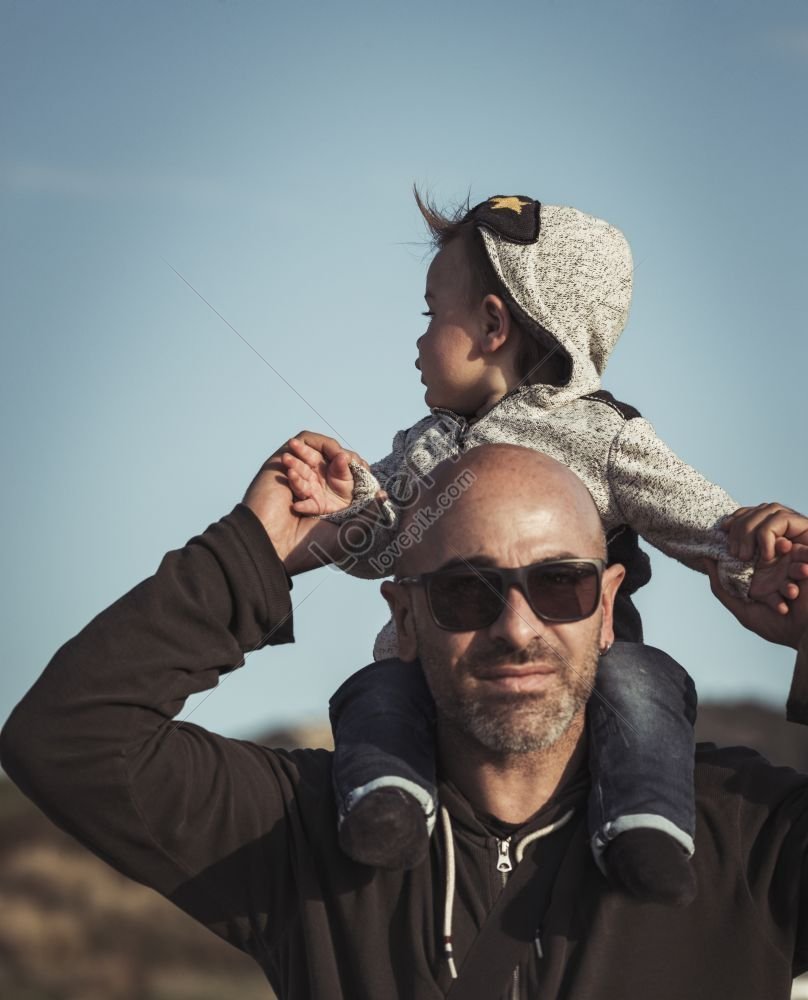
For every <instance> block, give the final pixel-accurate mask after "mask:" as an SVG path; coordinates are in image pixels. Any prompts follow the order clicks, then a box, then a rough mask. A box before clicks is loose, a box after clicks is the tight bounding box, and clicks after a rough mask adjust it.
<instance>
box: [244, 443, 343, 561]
mask: <svg viewBox="0 0 808 1000" xmlns="http://www.w3.org/2000/svg"><path fill="white" fill-rule="evenodd" d="M293 440H299V441H303V442H304V443H305V442H309V443H313V446H314V447H318V448H319V449H321V450H325V451H328V452H329V453H335V452H336V451H342V448H341V446H340V445H339V443H338V442H337V441H335V440H334V439H333V438H326V437H324V436H323V435H322V434H314V433H312V432H311V431H301V433H300V434H297V435H296V436H295V438H294V439H293ZM289 449H290V442H289V441H287V442H285V443H284V444H283V445H281V447H280V448H278V450H277V451H276V452H274V454H272V455H270V457H269V458H268V459H267V460H266V462H264V464H263V465H262V466H261V468H260V469H259V471H258V474H257V475H256V477H255V478H254V479H253V481H252V482H251V483H250V486H249V488H248V489H247V492H246V493H245V494H244V501H243V502H244V503H245V504H246V506H247V507H249V508H250V510H251V511H252V512H253V513H254V514H255V515H256V517H258V519H259V520H260V521H261V523H262V524H263V526H264V528H265V529H266V532H267V534H268V535H269V537H270V540H271V541H272V544H273V545H274V547H275V551H276V552H277V553H278V555H279V557H280V558H281V559H282V560H283V563H284V566H285V567H286V571H287V573H289V575H290V576H294V575H295V574H296V573H303V572H305V571H306V570H308V569H314V568H315V567H317V566H320V565H322V559H320V558H318V557H317V556H315V555H314V554H313V553H312V552H311V551H310V549H309V542H310V541H311V536H312V534H313V532H314V531H315V530H316V531H317V533H318V541H319V543H320V547H321V550H322V548H326V549H327V548H328V545H327V539H324V538H323V537H322V535H323V532H327V533H328V534H329V536H330V535H334V536H335V537H336V534H337V531H338V529H337V526H336V525H332V524H329V523H328V522H327V521H320V520H318V519H317V518H314V517H307V516H305V515H304V514H302V513H300V512H299V511H298V510H296V509H295V504H296V503H297V500H296V498H295V495H294V493H293V491H292V488H291V486H290V483H289V477H288V475H287V469H286V466H285V464H284V462H283V455H284V453H285V452H288V451H289Z"/></svg>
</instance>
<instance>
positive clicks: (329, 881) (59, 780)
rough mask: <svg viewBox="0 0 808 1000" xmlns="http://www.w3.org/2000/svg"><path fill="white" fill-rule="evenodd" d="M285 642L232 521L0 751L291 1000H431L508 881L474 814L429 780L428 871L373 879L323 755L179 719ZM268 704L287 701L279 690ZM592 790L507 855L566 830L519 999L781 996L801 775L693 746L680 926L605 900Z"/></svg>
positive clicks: (41, 690) (665, 912)
mask: <svg viewBox="0 0 808 1000" xmlns="http://www.w3.org/2000/svg"><path fill="white" fill-rule="evenodd" d="M290 641H292V621H291V603H290V595H289V583H288V578H287V576H286V574H285V572H284V569H283V566H282V564H281V563H280V561H279V560H278V558H277V555H276V553H275V551H274V549H273V547H272V545H271V543H270V541H269V538H268V537H267V534H266V532H265V530H264V528H263V526H262V525H261V523H260V521H259V520H258V519H257V518H256V517H255V515H254V514H253V513H252V512H251V511H250V510H249V509H248V508H247V507H244V506H243V505H238V506H237V507H236V508H235V509H234V510H233V512H232V513H231V514H229V515H227V516H226V517H224V518H222V520H221V521H219V522H217V523H215V524H213V525H211V526H210V527H209V528H208V529H207V530H206V531H205V532H204V533H203V534H201V535H199V536H197V537H195V538H192V539H191V540H190V541H189V542H188V543H187V544H186V545H185V546H183V547H182V548H180V549H177V550H175V551H172V552H169V553H168V554H167V555H166V556H165V557H164V559H163V560H162V562H161V563H160V566H159V568H158V569H157V572H156V573H155V575H154V576H152V577H150V578H149V579H147V580H144V581H143V582H142V583H140V584H138V585H137V586H136V587H135V588H134V589H133V590H131V591H130V592H129V593H128V594H125V595H124V596H123V597H122V598H120V599H119V600H118V601H116V602H115V603H114V604H112V605H111V606H110V607H109V608H107V609H106V610H105V611H103V612H101V614H99V615H98V616H96V617H95V618H94V619H93V620H92V621H91V622H90V623H89V624H88V625H87V626H86V627H85V628H84V629H83V630H82V631H81V632H80V633H79V634H78V635H76V636H75V637H74V638H73V639H71V640H70V641H68V642H67V643H66V644H65V645H64V646H62V648H61V649H60V650H58V652H57V653H56V655H55V656H54V658H53V659H52V661H51V662H50V664H49V665H48V666H47V668H46V669H45V671H44V673H43V674H42V676H41V677H40V678H39V680H38V681H37V682H36V684H35V685H34V686H33V688H32V689H31V690H30V691H29V692H28V694H27V695H26V696H25V697H24V698H23V699H22V701H21V702H20V704H19V705H18V706H17V707H16V708H15V710H14V712H13V713H12V715H11V716H10V718H9V720H8V721H7V722H6V724H5V726H4V727H3V729H2V732H0V760H1V761H2V765H3V767H4V768H5V770H6V772H7V773H8V775H9V776H10V777H11V778H12V780H14V781H15V782H16V783H17V784H18V785H19V786H20V788H21V789H22V790H23V791H24V792H25V793H26V794H27V795H28V796H29V797H30V798H31V799H32V800H33V801H34V802H35V803H37V805H39V806H40V807H41V808H42V809H43V811H44V812H45V813H46V814H47V815H48V816H49V817H50V818H51V819H52V820H53V821H54V822H55V823H56V824H57V825H59V826H60V827H61V828H62V829H64V830H66V831H67V832H68V833H70V834H72V835H73V836H74V837H76V838H77V839H78V840H79V841H80V842H81V843H82V844H84V845H85V846H86V847H88V848H89V849H90V850H92V851H94V852H95V853H96V854H97V855H98V856H99V857H100V858H102V859H103V860H105V861H107V862H108V863H109V864H110V865H112V866H113V867H115V868H116V869H117V870H118V871H120V872H122V873H124V874H125V875H127V876H129V877H130V878H132V879H134V880H136V881H138V882H140V883H142V884H144V885H147V886H150V887H152V888H153V889H155V890H156V891H158V892H160V893H161V894H162V895H164V896H165V897H167V898H168V899H169V900H171V901H172V902H174V903H175V904H176V905H177V906H179V907H180V908H182V909H183V910H184V911H185V912H187V913H188V914H190V915H191V916H192V917H193V918H194V919H196V920H198V921H200V922H201V923H203V924H204V925H205V926H207V927H208V928H210V930H211V931H213V932H214V933H215V934H217V935H219V936H220V937H222V938H224V939H225V940H227V941H228V942H230V943H231V944H232V945H233V946H235V947H237V948H239V949H241V950H242V951H244V952H246V953H247V954H249V955H251V956H252V957H253V958H254V959H255V961H256V962H258V964H259V965H260V966H261V968H262V969H263V970H264V972H265V974H266V976H267V979H268V981H269V982H270V983H271V984H272V986H273V988H274V989H275V991H276V992H277V994H278V996H279V997H281V998H283V1000H395V998H400V1000H439V998H440V997H443V996H445V994H446V991H447V990H448V989H449V987H450V985H451V972H450V968H449V964H448V962H447V960H446V956H445V955H444V952H443V949H442V945H441V941H442V937H443V928H444V925H445V920H446V915H447V912H448V913H449V915H450V920H451V933H452V936H453V938H454V953H455V960H456V962H457V964H458V966H459V967H460V968H462V965H463V961H464V959H465V957H466V955H467V953H468V949H469V947H470V945H471V943H472V941H473V939H474V936H475V934H476V933H477V931H478V930H479V928H480V926H481V924H482V922H483V921H484V919H485V916H486V914H487V913H488V912H489V910H490V909H491V906H492V905H493V902H494V900H495V899H496V897H497V894H498V893H499V892H500V890H501V887H502V885H503V874H502V872H501V871H500V870H498V867H497V864H498V861H499V860H500V859H501V858H502V853H503V842H502V841H501V840H498V838H497V837H496V836H494V835H492V833H491V831H490V828H489V827H487V826H486V823H485V822H484V818H483V817H481V816H479V815H477V813H476V812H475V810H474V809H473V808H472V806H471V804H470V803H469V802H468V801H466V800H465V799H464V798H463V796H462V795H460V794H459V793H458V792H457V790H456V789H454V788H452V787H451V786H450V785H448V784H447V783H445V782H444V783H442V785H441V789H440V796H441V801H442V802H443V803H444V805H445V807H446V809H447V813H446V821H447V825H448V830H444V835H442V836H436V837H433V842H432V846H431V851H430V854H429V857H428V858H427V859H426V860H425V861H424V862H423V863H422V864H421V865H420V866H419V867H418V868H416V869H414V870H412V871H409V872H386V871H376V870H373V869H370V868H366V867H363V866H361V865H358V864H356V863H355V862H353V861H351V860H350V859H348V858H347V857H345V856H344V855H342V853H341V852H340V850H339V847H338V845H337V840H336V816H335V805H334V799H333V795H332V792H331V773H330V772H331V755H330V754H329V753H328V752H326V751H324V750H301V751H294V752H286V751H282V750H273V749H271V748H268V747H266V746H261V745H258V744H256V743H254V742H250V741H248V740H238V739H228V738H225V737H223V736H220V735H218V734H217V733H214V732H210V731H208V730H206V729H204V728H202V727H201V726H197V725H194V724H193V723H188V722H176V721H174V719H175V717H176V716H177V715H178V714H179V713H180V712H181V711H182V708H183V705H184V703H185V700H186V698H187V697H188V696H189V695H191V694H193V693H197V692H200V691H204V690H208V689H211V688H214V687H215V686H216V684H217V682H218V680H219V677H220V676H221V675H222V674H226V673H228V672H229V671H231V670H233V669H234V668H236V667H238V666H240V665H241V664H243V662H244V657H245V655H246V654H247V653H248V652H249V651H251V650H253V649H256V648H259V647H261V646H264V645H275V644H278V643H284V642H290ZM277 690H278V701H279V702H281V701H282V697H283V695H282V692H283V678H282V676H279V677H278V681H277ZM587 783H588V782H587V775H586V772H585V771H584V772H580V773H579V774H578V775H576V776H575V777H574V778H573V779H571V780H570V781H568V782H567V783H566V784H565V785H564V787H563V788H562V789H560V790H559V792H558V793H557V794H556V796H555V797H554V798H553V799H552V800H551V801H550V802H548V803H547V805H546V806H545V807H544V808H543V809H542V810H541V811H540V813H539V814H537V815H536V816H534V817H533V818H532V819H531V820H530V821H529V822H528V823H526V824H525V825H524V827H523V828H521V829H519V830H517V831H516V832H514V833H513V834H512V836H511V840H510V844H508V845H507V849H508V850H509V852H510V858H511V863H512V864H514V865H515V864H529V865H541V863H542V838H540V837H536V836H535V834H536V833H537V832H538V831H540V830H542V829H546V827H547V824H549V823H553V822H554V821H556V820H558V818H559V816H560V814H562V813H565V812H566V811H567V810H569V809H570V808H572V809H573V810H574V814H573V820H572V821H570V822H568V823H567V825H566V826H565V827H563V829H562V831H561V833H562V834H563V835H564V836H565V837H566V838H567V840H566V847H565V850H564V855H563V858H562V861H561V863H560V865H559V868H558V873H557V876H556V882H555V888H554V890H553V894H552V898H551V901H550V905H549V908H548V910H547V913H546V915H545V919H544V921H543V925H542V928H541V945H542V954H543V957H541V958H540V957H539V954H538V950H537V949H536V947H535V946H534V944H533V942H528V943H527V944H526V947H525V949H524V953H523V959H522V961H521V962H520V964H519V968H518V971H517V972H516V974H515V977H514V983H515V985H514V987H513V989H512V990H509V992H508V997H509V1000H512V998H513V996H517V997H519V998H521V1000H525V998H528V997H531V998H532V997H542V1000H562V998H564V1000H567V998H570V1000H571V998H581V997H586V998H587V1000H635V998H636V1000H647V998H648V997H654V1000H682V998H687V1000H717V998H724V997H726V998H730V997H731V998H732V1000H760V998H761V997H766V998H767V1000H777V998H782V1000H786V998H787V997H788V996H789V994H790V988H791V979H792V976H793V975H796V974H797V973H799V972H801V971H803V970H805V969H806V968H808V921H806V914H808V877H806V876H807V875H808V872H806V865H805V857H806V850H807V849H808V778H806V777H805V776H803V775H800V774H797V773H796V772H794V771H792V770H790V769H788V768H775V767H772V766H770V765H769V764H768V763H766V761H764V760H763V759H762V758H761V757H759V756H758V755H757V754H755V753H754V752H752V751H748V750H744V749H742V748H734V749H731V750H720V751H719V750H715V749H711V748H709V747H701V748H700V750H699V752H698V754H697V762H696V794H697V829H696V854H695V857H694V860H693V864H694V866H695V872H696V877H697V880H698V885H699V893H698V897H697V899H696V900H695V902H694V903H692V904H691V905H690V906H689V907H687V908H686V909H683V910H678V909H673V908H668V907H664V906H660V905H654V904H641V903H637V902H635V901H634V900H632V899H630V898H629V897H627V896H625V895H623V894H621V893H620V892H617V891H616V890H614V889H612V888H611V887H610V886H609V885H608V884H607V882H606V880H605V879H604V877H603V875H602V874H601V873H600V872H599V870H598V869H597V868H596V867H595V864H594V862H593V860H592V858H591V853H590V851H589V848H588V844H587V842H586V836H585V824H584V822H583V818H584V817H583V813H584V808H583V802H584V799H585V796H586V792H587ZM558 835H559V834H553V836H558ZM520 845H526V849H525V850H524V857H523V858H522V859H521V860H518V856H519V850H518V849H519V846H520ZM450 852H451V854H452V855H453V862H452V867H453V871H454V874H455V883H454V891H453V892H447V891H446V882H447V880H446V874H447V868H448V865H449V860H448V855H449V853H450ZM492 1000H496V998H492ZM503 1000H504V998H503Z"/></svg>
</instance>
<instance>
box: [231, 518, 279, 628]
mask: <svg viewBox="0 0 808 1000" xmlns="http://www.w3.org/2000/svg"><path fill="white" fill-rule="evenodd" d="M226 520H228V521H230V522H231V523H232V524H233V525H234V527H235V528H236V530H237V531H238V532H239V534H240V536H241V538H242V540H243V541H244V543H245V547H246V549H247V552H248V553H249V556H250V559H251V561H252V563H253V566H254V567H255V569H256V571H257V573H258V576H259V578H260V580H261V583H262V586H263V590H264V596H265V599H266V607H267V612H268V621H267V625H268V626H269V631H268V633H267V635H266V636H265V637H264V639H263V641H262V643H261V645H262V646H265V645H266V646H279V645H282V644H283V643H287V642H294V641H295V637H294V627H293V619H292V602H291V598H290V595H289V591H290V590H291V589H292V578H291V576H289V574H288V573H287V572H286V567H285V566H284V564H283V561H282V560H281V558H280V556H279V555H278V554H277V552H276V551H275V546H274V545H273V544H272V542H271V540H270V538H269V535H268V534H267V532H266V530H265V528H264V526H263V524H261V521H260V520H259V519H258V517H257V516H256V515H255V514H254V513H253V511H252V510H250V508H249V507H248V506H247V505H246V504H243V503H239V504H236V506H235V507H234V508H233V510H232V511H231V512H230V514H229V515H228V516H227V518H226Z"/></svg>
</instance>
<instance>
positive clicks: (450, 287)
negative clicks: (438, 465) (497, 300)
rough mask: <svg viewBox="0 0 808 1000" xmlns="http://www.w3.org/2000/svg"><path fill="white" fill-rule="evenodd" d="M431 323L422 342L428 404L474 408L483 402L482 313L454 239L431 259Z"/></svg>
mask: <svg viewBox="0 0 808 1000" xmlns="http://www.w3.org/2000/svg"><path fill="white" fill-rule="evenodd" d="M424 298H425V299H426V305H427V311H426V313H425V315H426V316H427V317H428V318H429V326H428V327H427V329H426V332H425V333H423V334H422V335H421V336H420V337H419V338H418V341H417V347H418V360H417V361H416V362H415V367H416V368H418V369H419V370H420V372H421V381H422V382H423V383H424V385H425V386H426V393H425V396H424V398H425V400H426V403H427V405H428V406H443V407H446V408H447V409H450V410H453V411H454V412H455V413H461V414H470V413H474V412H475V411H476V410H477V409H478V408H479V406H480V405H481V401H482V400H481V396H482V392H481V388H480V376H481V374H482V369H483V367H484V366H483V363H482V361H481V359H480V355H479V350H478V349H477V339H476V337H477V327H476V322H477V312H476V310H475V309H473V308H472V306H471V304H470V302H469V294H468V263H467V261H466V256H465V251H464V247H463V244H462V242H461V241H460V240H454V241H453V242H452V243H450V244H449V245H448V246H446V247H445V248H444V249H443V250H441V251H440V252H439V253H438V254H437V255H436V257H435V259H434V260H433V261H432V264H431V265H430V268H429V271H428V273H427V279H426V293H425V295H424Z"/></svg>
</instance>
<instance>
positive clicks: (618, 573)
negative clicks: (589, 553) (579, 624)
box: [600, 563, 626, 653]
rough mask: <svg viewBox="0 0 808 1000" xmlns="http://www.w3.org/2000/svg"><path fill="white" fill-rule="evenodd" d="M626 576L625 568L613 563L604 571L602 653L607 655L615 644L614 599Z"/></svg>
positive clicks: (601, 627) (602, 586) (601, 623)
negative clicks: (607, 651)
mask: <svg viewBox="0 0 808 1000" xmlns="http://www.w3.org/2000/svg"><path fill="white" fill-rule="evenodd" d="M625 575H626V570H625V567H624V566H621V565H620V563H613V564H612V565H611V566H607V567H606V569H605V570H604V571H603V583H602V585H601V592H600V606H601V609H602V610H603V618H602V619H601V622H600V651H601V653H605V652H606V650H607V649H609V647H610V646H611V644H612V643H613V642H614V621H613V616H614V599H615V597H617V591H618V590H619V589H620V584H621V583H622V582H623V577H624V576H625Z"/></svg>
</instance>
